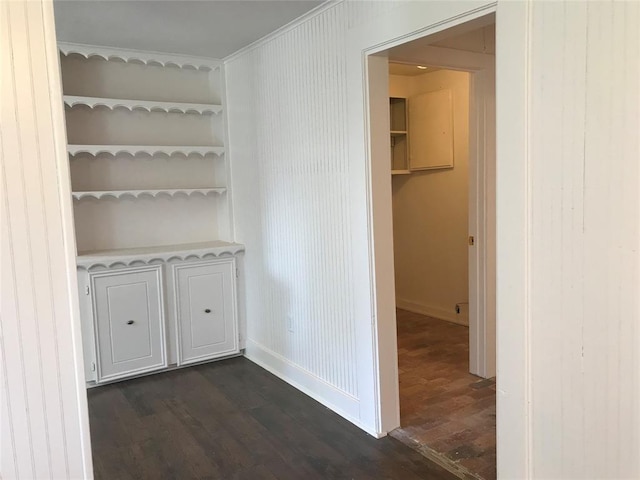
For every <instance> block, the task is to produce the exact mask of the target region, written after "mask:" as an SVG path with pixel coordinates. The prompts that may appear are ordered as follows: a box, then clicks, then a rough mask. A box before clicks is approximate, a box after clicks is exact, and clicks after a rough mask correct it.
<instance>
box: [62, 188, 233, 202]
mask: <svg viewBox="0 0 640 480" xmlns="http://www.w3.org/2000/svg"><path fill="white" fill-rule="evenodd" d="M226 191H227V189H226V188H225V187H211V188H179V189H161V190H101V191H88V192H72V195H73V198H74V199H75V200H82V199H83V198H95V199H97V200H100V199H102V198H107V197H112V198H116V199H118V198H122V197H133V198H140V197H144V196H148V197H154V198H155V197H157V196H159V195H168V196H170V197H175V196H176V195H186V196H190V195H210V194H218V195H221V194H223V193H225V192H226Z"/></svg>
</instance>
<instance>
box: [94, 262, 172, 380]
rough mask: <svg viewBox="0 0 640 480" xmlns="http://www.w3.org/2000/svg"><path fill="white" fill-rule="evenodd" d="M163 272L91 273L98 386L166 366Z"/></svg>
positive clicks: (146, 269) (157, 268) (156, 269)
mask: <svg viewBox="0 0 640 480" xmlns="http://www.w3.org/2000/svg"><path fill="white" fill-rule="evenodd" d="M160 269H161V267H160V266H152V267H143V268H132V269H122V270H111V271H109V272H99V273H91V274H90V277H91V284H92V290H93V308H94V321H95V331H96V354H97V360H98V362H97V363H98V365H97V367H98V369H97V370H98V372H97V373H98V382H104V381H108V380H114V379H117V378H122V377H127V376H131V375H137V374H140V373H145V372H149V371H152V370H158V369H161V368H165V367H166V366H167V361H166V354H165V335H164V312H163V299H162V281H161V273H160Z"/></svg>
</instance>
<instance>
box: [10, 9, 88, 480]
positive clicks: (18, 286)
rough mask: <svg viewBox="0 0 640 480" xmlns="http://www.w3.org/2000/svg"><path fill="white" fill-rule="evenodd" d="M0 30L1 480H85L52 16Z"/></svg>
mask: <svg viewBox="0 0 640 480" xmlns="http://www.w3.org/2000/svg"><path fill="white" fill-rule="evenodd" d="M0 19H1V24H0V32H1V33H2V37H1V39H0V46H1V52H2V53H1V54H0V59H1V60H2V83H1V85H2V120H1V124H2V129H1V137H0V140H1V141H0V144H1V145H2V168H1V170H0V173H1V175H0V176H1V178H0V189H1V194H0V198H1V199H2V220H1V221H0V223H1V225H2V237H1V241H0V244H1V245H2V289H1V291H2V321H1V324H0V326H1V329H2V330H1V335H0V343H1V345H0V348H1V354H2V357H1V359H0V362H1V364H2V368H1V375H2V377H1V379H0V383H1V385H2V387H1V388H2V411H1V417H0V418H1V420H0V424H1V433H0V434H1V437H0V446H1V447H0V459H1V462H0V478H3V479H6V480H9V479H25V480H26V479H34V478H55V479H62V478H68V479H80V478H92V476H93V470H92V467H91V447H90V443H89V419H88V413H87V397H86V390H85V386H84V379H83V373H82V366H81V364H80V363H79V362H78V360H79V356H80V355H81V354H82V348H81V344H80V342H81V340H80V336H79V333H80V322H79V315H78V298H77V294H76V293H75V292H77V286H76V275H75V244H74V237H73V223H72V220H71V209H72V206H71V196H70V185H69V167H68V160H67V152H66V142H65V138H64V137H65V135H64V119H63V106H62V98H61V93H60V92H61V91H62V90H61V87H60V72H59V69H58V49H57V45H56V38H55V31H54V25H53V5H52V4H51V2H35V1H12V2H1V3H0ZM59 182H60V183H59ZM74 332H75V333H76V335H75V336H74Z"/></svg>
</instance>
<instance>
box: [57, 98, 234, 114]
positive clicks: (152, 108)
mask: <svg viewBox="0 0 640 480" xmlns="http://www.w3.org/2000/svg"><path fill="white" fill-rule="evenodd" d="M64 103H65V105H67V106H69V107H74V106H76V105H86V106H87V107H89V108H97V107H106V108H108V109H110V110H114V109H116V108H126V109H127V110H130V111H133V110H146V111H147V112H166V113H199V114H207V113H211V114H218V113H220V112H221V111H222V105H215V104H206V103H175V102H156V101H151V100H127V99H120V98H100V97H79V96H75V95H65V96H64Z"/></svg>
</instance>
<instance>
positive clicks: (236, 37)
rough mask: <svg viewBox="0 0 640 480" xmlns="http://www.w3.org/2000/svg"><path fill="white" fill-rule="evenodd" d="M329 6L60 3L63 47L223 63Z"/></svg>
mask: <svg viewBox="0 0 640 480" xmlns="http://www.w3.org/2000/svg"><path fill="white" fill-rule="evenodd" d="M321 3H324V0H321V1H320V0H200V1H192V0H172V1H167V0H164V1H158V0H137V1H130V0H129V1H121V0H81V1H78V0H55V1H54V8H55V19H56V33H57V36H58V40H59V41H62V42H72V43H84V44H89V45H99V46H108V47H120V48H127V49H133V50H151V51H156V52H164V53H176V54H182V55H194V56H200V57H209V58H218V59H222V58H224V57H226V56H228V55H230V54H232V53H234V52H236V51H238V50H240V49H241V48H243V47H245V46H247V45H249V44H251V43H253V42H255V41H256V40H258V39H260V38H262V37H264V36H265V35H267V34H269V33H271V32H273V31H274V30H277V29H278V28H280V27H282V26H284V25H286V24H287V23H289V22H291V21H292V20H295V19H296V18H298V17H300V16H301V15H303V14H304V13H306V12H308V11H309V10H312V9H314V8H315V7H317V6H318V5H320V4H321Z"/></svg>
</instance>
